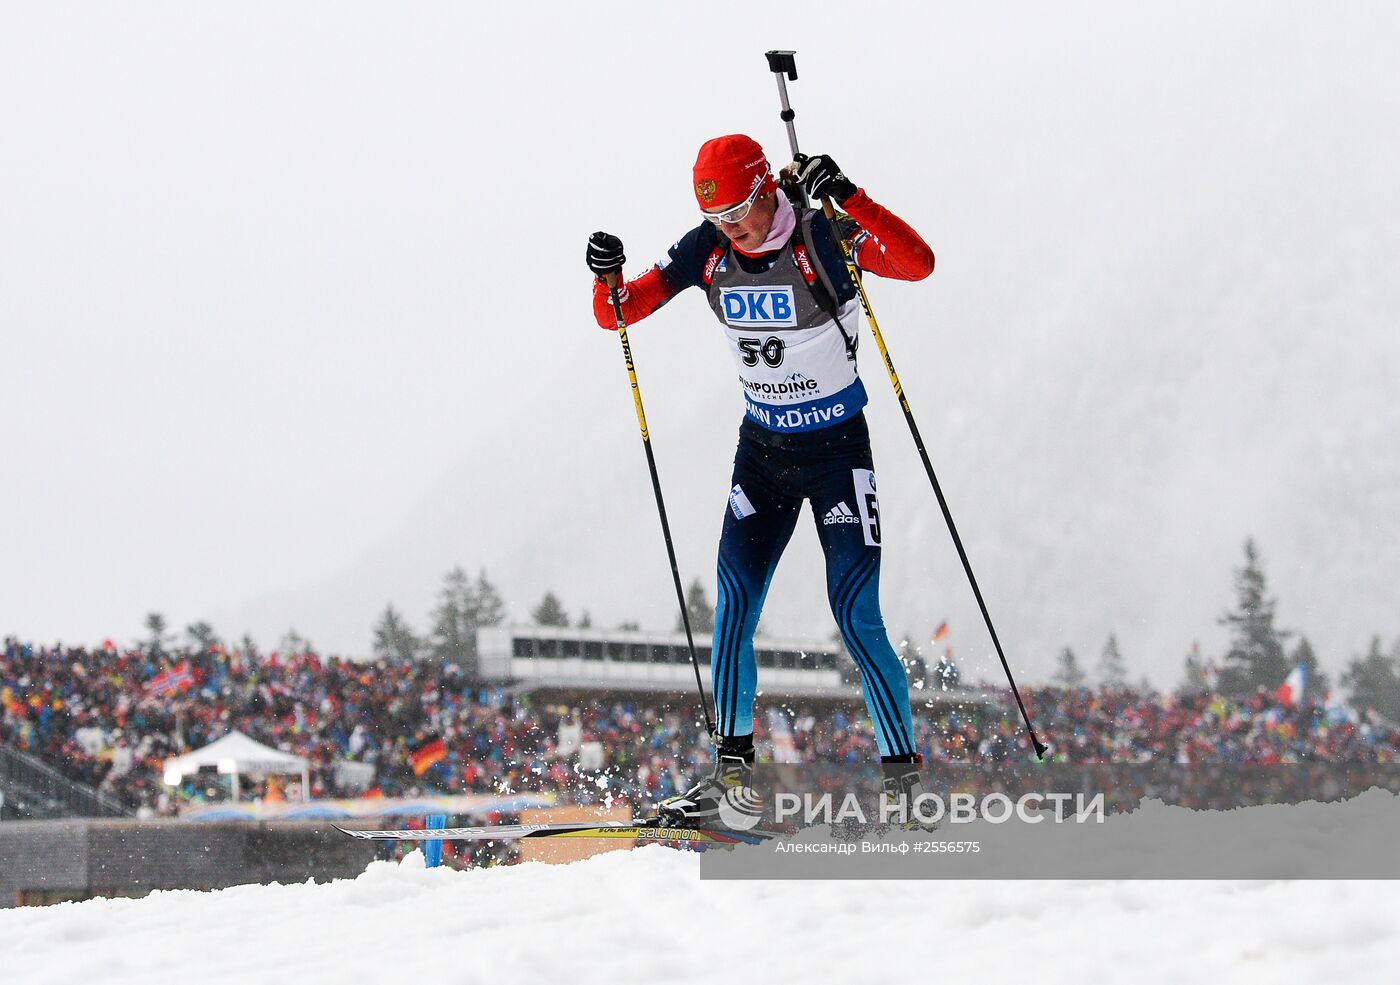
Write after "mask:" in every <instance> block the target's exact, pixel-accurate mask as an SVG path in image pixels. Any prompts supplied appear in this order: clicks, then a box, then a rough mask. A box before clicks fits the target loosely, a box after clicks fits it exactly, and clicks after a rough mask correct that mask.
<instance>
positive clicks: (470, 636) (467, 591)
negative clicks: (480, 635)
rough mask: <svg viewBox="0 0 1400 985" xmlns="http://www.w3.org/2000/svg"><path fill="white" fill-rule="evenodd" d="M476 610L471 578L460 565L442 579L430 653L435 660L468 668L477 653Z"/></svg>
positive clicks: (435, 611)
mask: <svg viewBox="0 0 1400 985" xmlns="http://www.w3.org/2000/svg"><path fill="white" fill-rule="evenodd" d="M476 609H477V604H476V598H475V593H474V592H473V591H472V585H471V581H470V579H468V578H467V573H466V571H464V570H462V566H461V565H460V564H459V565H457V566H456V567H455V568H453V569H452V570H451V571H449V572H448V573H447V574H446V575H444V576H443V579H442V588H441V589H439V590H438V604H437V607H436V608H435V609H433V629H432V633H431V634H430V636H429V653H431V655H432V657H433V659H434V660H437V661H440V662H442V663H455V664H457V665H458V666H459V667H464V668H465V667H469V666H471V664H472V658H473V657H474V656H475V654H476V633H475V631H474V629H473V628H472V626H471V619H473V618H474V617H475V614H476Z"/></svg>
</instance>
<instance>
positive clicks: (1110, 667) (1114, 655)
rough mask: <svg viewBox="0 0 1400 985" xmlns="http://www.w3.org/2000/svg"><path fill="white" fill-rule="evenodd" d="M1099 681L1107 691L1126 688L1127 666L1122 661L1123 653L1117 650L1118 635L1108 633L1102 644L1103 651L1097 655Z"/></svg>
mask: <svg viewBox="0 0 1400 985" xmlns="http://www.w3.org/2000/svg"><path fill="white" fill-rule="evenodd" d="M1098 670H1099V683H1100V684H1101V685H1102V686H1103V687H1104V688H1106V689H1107V690H1109V691H1126V690H1127V689H1128V668H1127V665H1126V664H1124V663H1123V654H1121V653H1119V652H1118V637H1117V636H1116V635H1115V634H1113V633H1109V634H1108V640H1107V641H1106V642H1105V643H1104V645H1103V653H1102V654H1100V655H1099V668H1098Z"/></svg>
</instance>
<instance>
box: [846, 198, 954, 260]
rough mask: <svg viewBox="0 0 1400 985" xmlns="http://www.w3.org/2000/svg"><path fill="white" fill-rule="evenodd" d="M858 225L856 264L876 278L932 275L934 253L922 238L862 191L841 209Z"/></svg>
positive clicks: (855, 247) (847, 201) (855, 244)
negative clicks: (860, 232) (859, 232)
mask: <svg viewBox="0 0 1400 985" xmlns="http://www.w3.org/2000/svg"><path fill="white" fill-rule="evenodd" d="M841 207H842V208H843V209H845V210H846V213H847V214H848V215H849V216H850V217H851V218H852V219H854V220H855V221H856V222H857V223H859V224H860V228H861V230H862V231H863V235H857V236H856V238H855V241H854V249H855V259H856V264H857V265H858V266H859V267H860V268H861V269H862V270H868V271H870V272H871V273H872V274H875V275H876V276H877V277H892V278H894V279H895V280H923V279H924V278H925V277H927V276H928V275H929V274H931V273H933V250H931V249H929V246H928V244H927V243H925V242H924V240H923V237H921V236H920V235H919V234H918V233H916V232H914V230H913V229H912V228H910V226H909V224H908V223H907V222H905V221H904V220H903V219H901V218H900V217H899V216H897V215H895V214H894V213H893V212H891V211H890V210H889V209H887V208H885V207H884V206H882V205H878V204H876V203H875V201H874V200H873V199H871V197H870V196H869V195H867V194H865V189H864V188H861V189H859V190H857V191H856V193H855V194H854V195H852V196H851V197H850V198H848V199H846V201H845V202H844V203H842V206H841Z"/></svg>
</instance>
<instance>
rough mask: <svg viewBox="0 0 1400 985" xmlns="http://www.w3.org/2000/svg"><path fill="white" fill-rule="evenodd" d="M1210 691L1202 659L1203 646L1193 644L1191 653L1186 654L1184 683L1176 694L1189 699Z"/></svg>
mask: <svg viewBox="0 0 1400 985" xmlns="http://www.w3.org/2000/svg"><path fill="white" fill-rule="evenodd" d="M1209 690H1210V683H1209V682H1208V681H1207V680H1206V665H1205V661H1203V660H1202V659H1201V646H1200V644H1199V643H1192V644H1191V652H1189V653H1187V654H1186V661H1185V663H1184V665H1183V667H1182V681H1181V684H1180V686H1178V687H1177V689H1176V693H1177V694H1179V695H1181V696H1182V697H1183V698H1189V697H1191V696H1192V695H1196V694H1205V693H1206V692H1207V691H1209Z"/></svg>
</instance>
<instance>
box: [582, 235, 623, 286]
mask: <svg viewBox="0 0 1400 985" xmlns="http://www.w3.org/2000/svg"><path fill="white" fill-rule="evenodd" d="M626 262H627V257H626V256H624V255H623V253H622V240H620V239H618V238H617V237H616V236H614V235H613V234H612V233H594V234H593V235H592V236H590V237H588V269H589V270H591V271H593V273H594V275H595V276H598V277H605V276H607V275H608V274H620V273H622V265H623V264H624V263H626Z"/></svg>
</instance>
